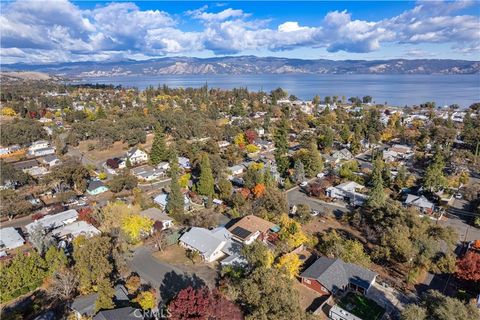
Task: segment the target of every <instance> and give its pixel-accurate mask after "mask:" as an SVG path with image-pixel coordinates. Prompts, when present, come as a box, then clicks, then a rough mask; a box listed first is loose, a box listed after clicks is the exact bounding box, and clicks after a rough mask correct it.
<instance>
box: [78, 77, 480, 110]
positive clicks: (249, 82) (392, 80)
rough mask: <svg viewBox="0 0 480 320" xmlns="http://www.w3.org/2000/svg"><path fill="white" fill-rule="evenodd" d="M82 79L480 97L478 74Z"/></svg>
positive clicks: (392, 98)
mask: <svg viewBox="0 0 480 320" xmlns="http://www.w3.org/2000/svg"><path fill="white" fill-rule="evenodd" d="M82 82H88V83H101V84H115V85H122V86H124V87H137V88H139V89H145V88H146V87H148V86H150V85H152V86H159V85H163V84H166V85H168V86H170V87H184V88H186V87H195V88H197V87H201V86H203V85H204V84H205V83H207V84H208V86H209V87H214V88H222V89H231V88H238V87H247V88H248V89H249V90H253V91H257V90H265V91H270V90H272V89H275V88H278V87H281V88H283V89H285V90H286V91H287V92H288V93H289V94H294V95H296V96H297V97H299V98H301V99H311V98H312V97H313V96H315V95H316V94H318V95H319V96H320V97H322V98H323V97H325V96H338V97H342V96H346V97H347V99H348V97H352V96H358V97H363V96H365V95H370V96H372V97H373V100H374V101H375V102H376V103H384V102H388V103H389V104H390V105H396V106H404V105H412V104H420V103H423V102H426V101H435V102H436V104H437V105H438V106H443V105H446V104H453V103H457V104H459V105H460V106H467V107H468V106H469V105H470V104H472V103H473V102H479V101H480V74H476V75H372V74H362V75H346V74H342V75H330V74H328V75H327V74H322V75H303V74H302V75H298V74H295V75H293V74H286V75H284V74H278V75H270V74H268V75H158V76H121V77H101V78H88V79H84V80H83V81H82Z"/></svg>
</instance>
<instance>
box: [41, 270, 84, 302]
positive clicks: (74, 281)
mask: <svg viewBox="0 0 480 320" xmlns="http://www.w3.org/2000/svg"><path fill="white" fill-rule="evenodd" d="M77 285H78V277H77V275H76V274H75V272H74V271H73V270H72V269H69V268H62V269H60V270H58V271H56V272H54V273H53V276H52V279H51V281H50V287H49V289H48V295H49V296H50V297H52V298H54V299H58V300H60V301H69V300H70V299H71V298H72V297H73V295H74V294H75V291H76V290H77Z"/></svg>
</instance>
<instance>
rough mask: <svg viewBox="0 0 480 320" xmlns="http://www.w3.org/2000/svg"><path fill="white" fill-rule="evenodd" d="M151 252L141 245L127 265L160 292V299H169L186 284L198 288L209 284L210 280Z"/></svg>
mask: <svg viewBox="0 0 480 320" xmlns="http://www.w3.org/2000/svg"><path fill="white" fill-rule="evenodd" d="M152 253H153V252H152V249H151V248H149V247H147V246H141V247H139V248H137V249H136V250H135V252H134V254H133V258H132V260H131V261H129V262H128V265H129V267H130V268H131V269H132V270H133V271H134V272H136V273H138V275H139V276H140V278H142V280H143V281H145V282H148V283H149V284H150V285H151V286H152V287H153V288H154V289H155V290H157V292H160V298H161V299H162V300H164V301H167V300H169V299H171V298H172V297H174V296H175V295H176V294H177V293H178V291H180V290H182V289H184V288H186V287H188V286H192V287H194V288H198V287H201V286H202V285H205V284H207V285H211V281H210V280H208V279H205V280H204V279H203V278H201V277H200V276H198V275H197V274H196V273H192V272H189V271H185V270H182V269H180V268H178V267H176V266H172V265H170V264H168V263H164V262H161V261H160V260H158V259H156V258H155V257H153V256H152Z"/></svg>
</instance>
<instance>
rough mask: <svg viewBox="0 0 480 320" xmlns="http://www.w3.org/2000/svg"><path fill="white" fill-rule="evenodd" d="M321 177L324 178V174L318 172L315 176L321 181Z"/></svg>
mask: <svg viewBox="0 0 480 320" xmlns="http://www.w3.org/2000/svg"><path fill="white" fill-rule="evenodd" d="M323 177H325V173H323V172H320V173H319V174H317V178H319V179H321V178H323Z"/></svg>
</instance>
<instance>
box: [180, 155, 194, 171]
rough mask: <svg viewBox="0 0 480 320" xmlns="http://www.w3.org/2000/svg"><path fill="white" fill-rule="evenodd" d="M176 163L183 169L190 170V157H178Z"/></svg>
mask: <svg viewBox="0 0 480 320" xmlns="http://www.w3.org/2000/svg"><path fill="white" fill-rule="evenodd" d="M178 165H179V166H180V167H182V168H183V169H184V170H190V168H191V166H190V159H188V158H185V157H178Z"/></svg>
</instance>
